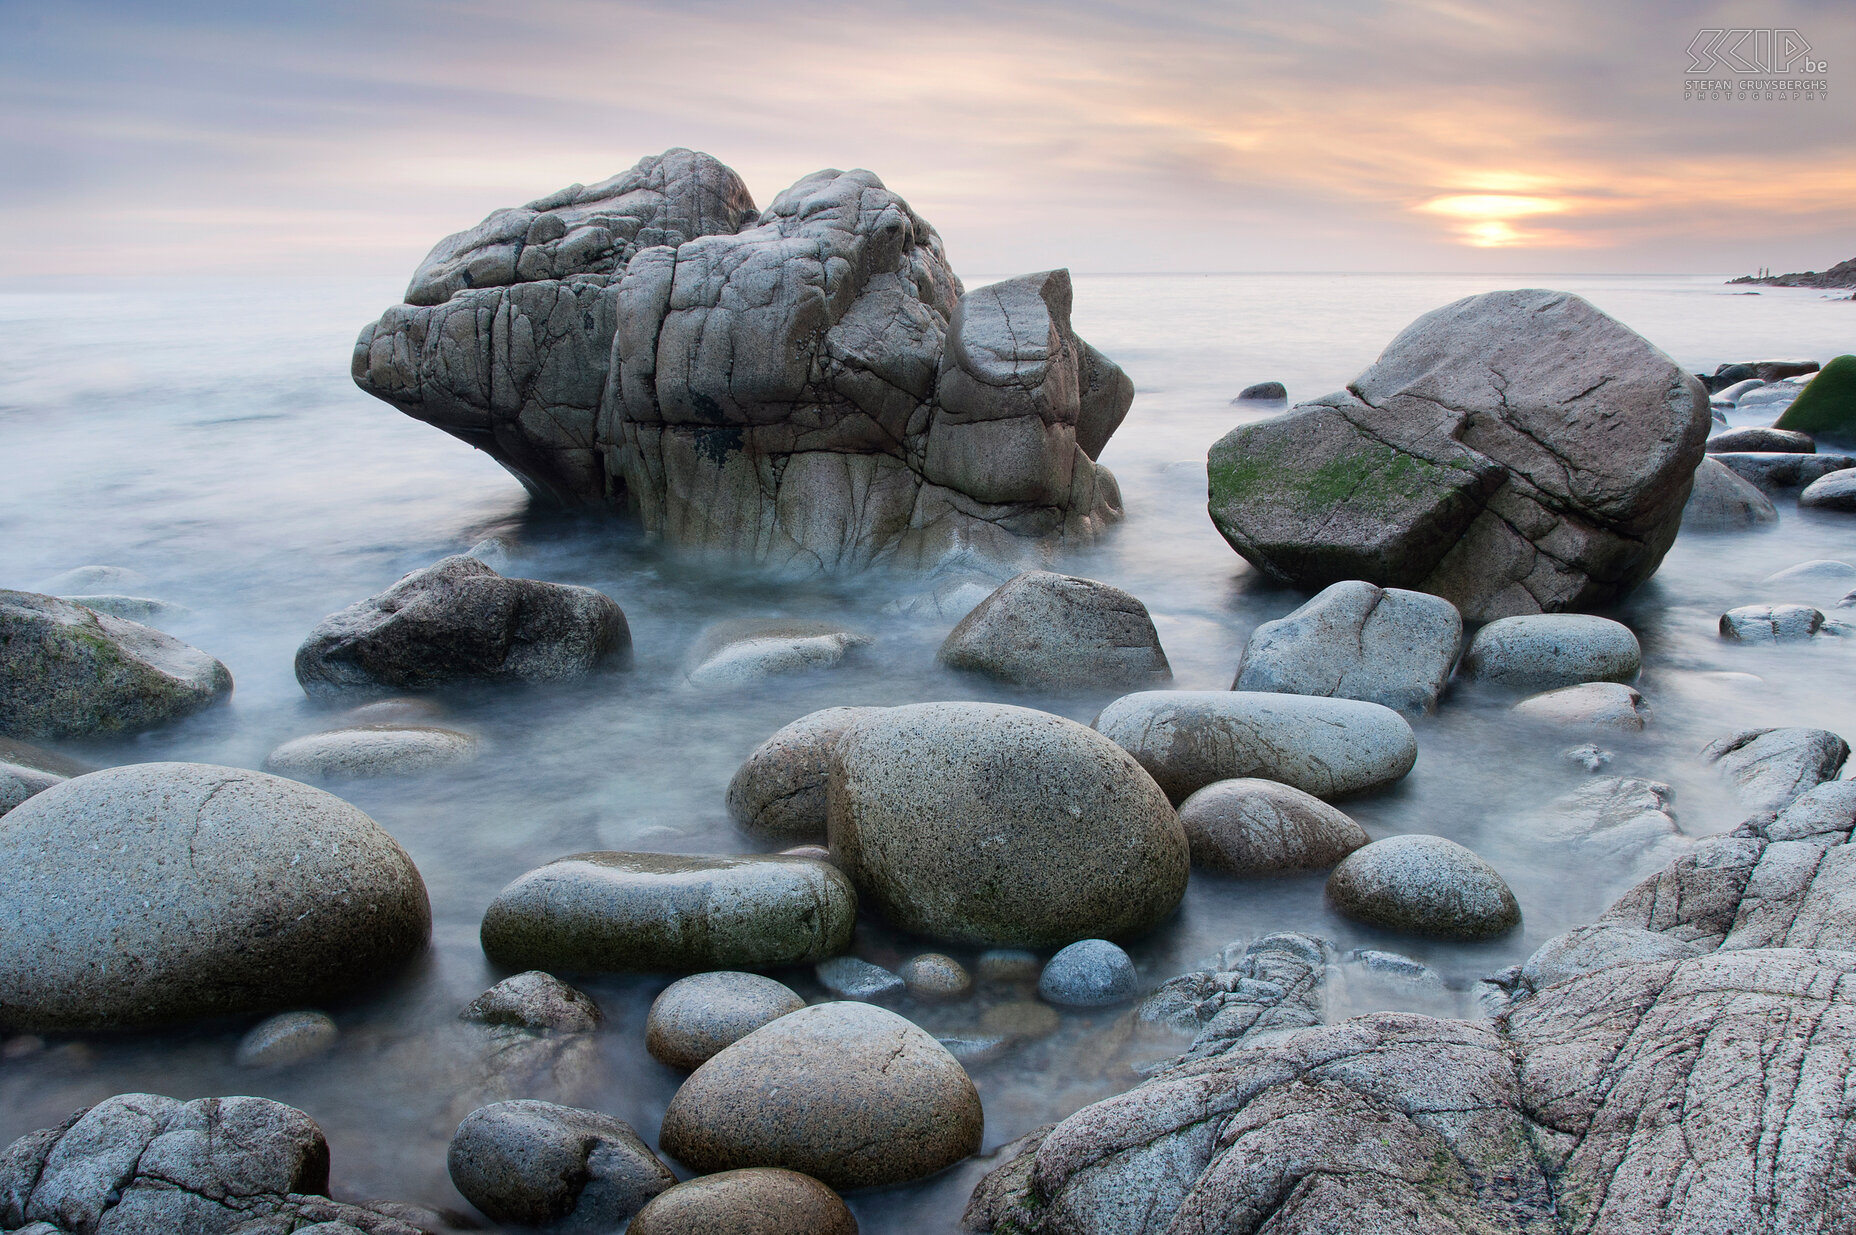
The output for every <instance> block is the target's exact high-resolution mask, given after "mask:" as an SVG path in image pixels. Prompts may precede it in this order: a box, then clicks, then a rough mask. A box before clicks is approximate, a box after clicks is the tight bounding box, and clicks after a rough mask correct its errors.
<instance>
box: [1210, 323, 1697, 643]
mask: <svg viewBox="0 0 1856 1235" xmlns="http://www.w3.org/2000/svg"><path fill="white" fill-rule="evenodd" d="M1709 425H1710V420H1709V412H1708V399H1707V395H1706V393H1705V392H1704V391H1703V390H1702V387H1701V384H1700V383H1699V382H1697V381H1696V380H1695V379H1694V378H1693V377H1692V376H1690V375H1689V374H1687V373H1685V372H1683V371H1682V370H1681V368H1679V367H1678V366H1677V365H1676V363H1675V362H1674V361H1673V360H1671V359H1670V358H1669V357H1668V356H1666V355H1664V354H1663V353H1662V352H1661V351H1659V350H1657V349H1656V348H1655V347H1653V346H1651V344H1650V343H1649V342H1647V341H1646V340H1644V339H1643V338H1642V337H1640V336H1639V335H1637V334H1636V333H1634V332H1633V331H1631V330H1629V329H1628V328H1626V327H1625V326H1623V325H1621V324H1620V323H1618V322H1617V321H1615V320H1613V319H1612V318H1610V317H1608V316H1606V315H1605V314H1603V313H1601V312H1599V311H1598V310H1597V309H1595V308H1593V307H1592V306H1591V305H1590V304H1588V303H1587V302H1586V301H1584V300H1582V299H1580V298H1579V297H1577V296H1573V295H1570V294H1568V293H1564V292H1553V291H1541V290H1524V291H1504V292H1489V293H1486V294H1483V295H1479V296H1470V297H1467V298H1465V299H1463V300H1459V301H1457V302H1456V303H1454V304H1450V305H1446V306H1444V307H1443V308H1441V309H1437V310H1435V311H1434V312H1431V313H1428V314H1426V315H1425V316H1423V317H1421V318H1419V319H1418V320H1417V321H1416V322H1414V323H1412V324H1411V325H1410V326H1409V327H1407V328H1406V329H1405V331H1404V332H1403V333H1401V334H1400V335H1399V336H1398V337H1397V338H1396V339H1394V340H1393V341H1392V342H1391V344H1390V345H1389V346H1388V347H1387V348H1386V350H1385V352H1384V353H1383V354H1382V355H1381V356H1380V357H1379V359H1378V360H1377V361H1376V362H1374V364H1373V365H1372V366H1371V367H1370V368H1368V369H1367V370H1366V371H1365V372H1364V373H1362V374H1361V375H1360V376H1359V377H1358V378H1356V379H1354V381H1353V383H1352V385H1350V386H1349V387H1348V388H1347V389H1346V390H1343V391H1340V392H1338V393H1336V394H1332V395H1328V396H1326V397H1324V398H1321V399H1317V400H1315V401H1313V402H1311V403H1305V404H1302V405H1300V406H1298V407H1295V408H1292V409H1291V410H1290V411H1289V412H1288V413H1286V414H1285V415H1283V416H1280V417H1277V418H1276V419H1274V420H1268V421H1264V422H1262V423H1259V424H1253V425H1244V426H1241V427H1239V428H1237V429H1234V430H1232V431H1231V433H1229V434H1228V435H1226V436H1225V437H1224V438H1223V439H1222V440H1220V441H1219V442H1218V443H1217V444H1216V445H1215V446H1213V447H1212V449H1211V454H1210V456H1209V460H1208V467H1209V478H1210V511H1211V516H1212V521H1213V522H1214V523H1215V524H1217V526H1218V530H1219V531H1220V532H1221V533H1223V535H1224V537H1225V539H1226V540H1227V541H1229V542H1230V543H1231V547H1232V548H1234V549H1236V550H1237V552H1238V553H1240V554H1242V555H1243V556H1244V557H1245V558H1246V559H1247V560H1249V561H1250V562H1251V563H1252V564H1253V565H1255V566H1256V567H1257V568H1258V569H1260V570H1262V571H1264V572H1265V573H1266V574H1268V575H1270V576H1271V577H1273V578H1276V579H1279V580H1281V581H1283V582H1285V583H1289V584H1292V585H1294V586H1297V587H1303V588H1311V589H1312V588H1321V587H1326V586H1328V585H1330V584H1333V583H1336V582H1339V581H1341V580H1345V579H1364V580H1367V581H1368V582H1371V583H1376V584H1379V585H1381V586H1384V587H1402V588H1411V589H1415V590H1417V591H1423V592H1430V593H1433V594H1435V595H1438V596H1442V597H1444V598H1446V599H1448V600H1450V601H1451V602H1453V603H1454V604H1455V605H1456V606H1457V607H1458V609H1460V610H1461V611H1462V613H1463V616H1464V617H1465V618H1467V619H1470V620H1472V621H1484V620H1488V619H1491V618H1499V617H1508V616H1512V615H1515V614H1525V613H1552V612H1558V611H1561V610H1567V609H1590V608H1594V607H1597V606H1601V605H1604V604H1606V603H1607V602H1609V601H1612V600H1615V599H1616V598H1618V597H1620V596H1622V595H1624V594H1625V593H1626V592H1628V591H1630V590H1631V589H1632V588H1633V587H1635V586H1636V585H1637V584H1639V583H1641V582H1643V581H1644V580H1645V579H1647V578H1649V577H1650V575H1652V574H1653V573H1655V571H1656V568H1657V566H1658V565H1659V564H1660V563H1661V561H1662V558H1663V554H1664V553H1666V552H1667V551H1668V549H1669V546H1670V544H1671V543H1672V542H1673V541H1674V540H1675V536H1676V532H1677V530H1678V527H1679V525H1680V523H1681V518H1682V509H1683V506H1684V504H1685V503H1686V502H1687V501H1688V496H1689V488H1690V485H1691V483H1692V480H1693V477H1694V474H1695V468H1696V466H1697V465H1698V464H1699V463H1700V462H1701V459H1702V454H1703V443H1704V442H1705V441H1706V439H1707V435H1708V429H1709Z"/></svg>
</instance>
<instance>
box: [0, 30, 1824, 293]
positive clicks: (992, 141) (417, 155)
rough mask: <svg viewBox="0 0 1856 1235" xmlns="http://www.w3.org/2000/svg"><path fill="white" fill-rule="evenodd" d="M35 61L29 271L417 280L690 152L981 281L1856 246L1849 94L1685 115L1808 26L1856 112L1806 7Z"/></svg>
mask: <svg viewBox="0 0 1856 1235" xmlns="http://www.w3.org/2000/svg"><path fill="white" fill-rule="evenodd" d="M0 24H4V25H5V26H6V27H7V28H8V29H9V30H11V31H13V32H14V34H15V37H13V38H11V39H9V41H8V43H7V45H6V47H4V48H0V116H4V117H5V119H6V121H7V123H6V124H5V125H4V126H0V159H5V160H6V165H7V166H8V168H9V170H10V174H9V176H8V177H7V178H6V180H5V181H4V182H3V183H0V225H3V226H4V227H5V234H6V235H8V236H9V237H12V238H14V239H13V240H12V241H11V242H10V243H9V244H8V245H7V246H6V248H5V249H0V273H13V274H57V273H97V272H119V271H122V270H141V271H147V272H150V273H175V272H189V271H200V272H226V271H250V272H254V273H288V272H292V271H302V270H317V271H331V270H353V271H357V272H360V271H366V272H371V273H391V274H394V275H401V274H404V273H405V272H406V271H407V270H409V269H410V267H411V265H412V264H413V263H414V262H416V260H417V259H418V257H419V256H420V255H421V254H422V253H423V252H424V250H425V249H426V248H427V247H429V245H430V244H431V243H432V241H434V240H436V239H437V238H438V237H439V236H441V235H443V234H445V233H446V232H450V231H454V230H457V229H459V228H461V227H464V226H468V225H469V224H471V223H474V222H475V221H476V220H477V219H478V218H481V217H482V216H483V215H484V214H486V213H488V212H489V211H490V210H492V209H494V208H496V207H499V206H504V205H509V204H513V203H515V202H520V201H524V200H527V199H529V198H532V197H535V196H539V195H540V194H542V193H544V192H547V191H549V190H551V189H553V188H556V187H558V186H559V185H562V184H566V183H569V182H572V181H576V180H578V181H582V182H590V181H592V180H596V179H599V178H602V177H604V176H607V175H609V174H611V173H612V172H614V171H617V170H619V169H621V168H623V167H625V166H627V165H629V164H630V163H631V162H633V161H635V160H636V159H637V158H638V157H640V156H641V155H644V154H648V153H654V152H656V151H659V150H662V149H664V148H666V147H668V146H671V145H687V146H693V147H696V148H699V149H706V150H708V151H710V152H711V153H713V154H715V155H717V156H718V157H720V158H722V159H723V160H724V161H726V162H728V163H730V164H731V165H732V166H734V167H736V168H737V170H739V171H740V172H741V173H742V174H743V176H744V178H746V179H747V181H748V183H749V184H750V186H751V187H752V188H753V189H754V191H755V194H756V196H757V198H759V199H760V200H762V201H763V202H764V201H766V200H767V199H769V198H770V197H771V196H772V195H773V193H774V192H776V191H777V190H778V189H779V188H781V187H783V186H784V185H785V184H787V183H790V182H791V181H793V180H795V179H797V178H798V177H799V176H801V175H803V174H805V173H807V172H810V171H812V170H815V169H816V168H818V167H822V166H866V167H870V168H872V169H873V170H875V171H877V172H878V173H879V174H881V175H882V176H883V177H884V178H885V180H886V181H887V182H888V183H889V184H890V185H891V186H892V187H894V188H896V189H897V190H898V191H899V192H901V193H903V194H904V196H906V197H908V198H909V200H910V201H911V203H912V204H914V205H915V206H916V208H917V209H918V210H920V211H921V212H922V213H923V214H924V215H925V216H926V217H928V218H929V219H931V220H932V221H934V222H935V224H936V225H937V226H938V227H939V228H940V229H941V231H942V232H943V234H944V235H945V236H946V238H947V240H948V244H949V248H950V252H951V253H952V255H953V257H954V259H955V261H956V263H957V264H958V265H959V267H960V268H961V269H962V270H963V271H968V272H973V273H982V272H991V273H999V272H1005V271H1010V270H1023V269H1035V268H1040V267H1044V266H1051V265H1059V264H1068V265H1071V266H1073V267H1075V268H1077V269H1080V270H1164V269H1173V270H1229V269H1291V270H1294V269H1305V270H1317V269H1487V268H1515V269H1520V268H1526V269H1535V270H1538V269H1544V268H1561V269H1575V268H1576V269H1648V268H1673V269H1709V268H1713V269H1720V270H1738V269H1742V268H1750V267H1751V266H1753V265H1757V264H1768V265H1780V266H1787V265H1794V266H1798V265H1813V264H1815V265H1824V264H1828V263H1829V262H1831V261H1834V260H1838V259H1840V258H1841V257H1845V256H1848V255H1849V254H1848V253H1847V252H1844V250H1846V249H1849V248H1850V247H1851V241H1852V228H1851V223H1852V221H1853V215H1852V210H1851V207H1850V206H1849V205H1848V203H1849V202H1850V201H1851V200H1852V189H1856V162H1853V161H1852V160H1851V158H1850V154H1851V138H1850V136H1849V135H1850V134H1851V133H1852V132H1856V125H1852V123H1851V121H1852V118H1853V117H1852V115H1851V112H1850V107H1849V105H1848V103H1847V101H1846V99H1847V95H1846V94H1844V93H1843V92H1841V91H1839V90H1835V89H1833V91H1832V92H1831V99H1832V100H1833V101H1829V102H1809V103H1807V102H1802V101H1799V102H1790V101H1786V102H1772V103H1766V102H1744V103H1742V102H1711V101H1710V102H1696V101H1687V102H1685V101H1683V100H1682V98H1681V93H1682V83H1683V80H1684V70H1685V69H1686V67H1687V66H1688V63H1689V56H1688V53H1687V50H1686V49H1687V48H1688V47H1689V45H1690V44H1691V42H1692V41H1693V39H1694V36H1695V33H1696V31H1697V30H1698V29H1700V28H1702V27H1704V26H1707V25H1710V24H1721V25H1730V26H1744V25H1748V24H1757V25H1764V26H1778V27H1794V28H1797V29H1799V30H1800V31H1801V32H1803V33H1804V34H1805V35H1806V36H1807V37H1808V38H1809V39H1811V40H1812V41H1813V44H1814V47H1815V48H1816V51H1817V52H1818V53H1819V54H1822V55H1824V56H1826V57H1827V58H1828V59H1829V60H1830V61H1831V64H1832V69H1831V71H1830V76H1831V78H1832V81H1833V85H1835V84H1836V82H1837V81H1839V80H1841V79H1840V77H1839V75H1838V71H1837V69H1836V67H1835V66H1836V65H1838V64H1850V63H1852V62H1851V61H1850V60H1849V59H1848V54H1847V53H1848V51H1849V50H1850V49H1849V48H1848V47H1847V46H1844V45H1842V44H1839V43H1837V42H1836V39H1837V38H1845V39H1846V40H1847V33H1846V32H1847V31H1848V29H1849V23H1848V22H1847V20H1841V21H1840V20H1838V16H1837V10H1836V9H1834V8H1832V7H1828V6H1824V5H1816V4H1809V3H1791V4H1767V5H1759V4H1753V5H1748V6H1730V7H1719V8H1716V7H1714V6H1701V7H1700V8H1699V10H1697V9H1695V8H1693V7H1691V6H1688V5H1674V4H1661V5H1648V6H1629V5H1618V4H1615V3H1598V2H1596V0H1589V2H1580V3H1570V4H1561V5H1557V6H1488V5H1481V4H1467V3H1464V4H1458V3H1451V2H1449V0H1428V2H1423V0H1418V2H1405V3H1391V2H1389V0H1388V2H1385V3H1374V2H1370V0H1360V2H1358V3H1343V2H1341V0H1316V2H1314V3H1310V4H1305V5H1301V6H1296V7H1294V8H1290V7H1287V6H1279V7H1276V8H1270V9H1265V8H1263V7H1262V6H1239V5H1234V4H1230V3H1218V4H1213V3H1197V2H1188V3H1182V4H1175V5H1171V6H1168V7H1167V8H1166V9H1165V10H1164V11H1162V10H1159V9H1156V8H1155V7H1154V6H1144V7H1139V8H1137V7H1135V6H1131V5H1122V4H1118V3H1113V2H1110V0H1097V2H1093V3H1089V2H1085V3H1078V4H1066V5H1056V4H1044V3H1027V2H1023V0H1019V2H1012V0H1005V2H1003V3H999V4H993V5H985V6H981V5H978V4H966V3H952V4H945V5H935V6H920V5H915V6H910V5H903V4H889V3H882V4H878V3H862V4H820V3H806V2H804V0H797V2H795V3H789V4H785V5H781V6H777V7H776V6H767V5H761V4H747V3H739V2H735V0H727V2H724V0H697V2H695V3H689V4H668V3H666V4H654V3H617V4H612V3H593V2H591V0H533V2H531V3H528V4H525V5H521V6H511V5H505V4H500V3H490V2H489V0H378V2H376V3H370V4H365V5H363V4H358V3H337V4H332V5H318V6H234V5H231V4H228V3H194V4H191V5H189V4H180V5H176V6H162V7H161V8H159V9H156V8H154V7H153V6H145V5H131V4H122V5H109V4H96V3H83V2H82V0H78V2H76V3H70V4H66V5H61V6H59V7H58V8H56V9H50V10H37V11H32V12H28V11H27V9H26V6H23V5H18V4H4V3H0ZM1849 71H1850V72H1853V73H1856V68H1851V69H1850V70H1849ZM1852 85H1856V83H1852ZM1476 203H1479V204H1476ZM1527 203H1532V205H1528V204H1527ZM1543 203H1550V206H1549V205H1542V204H1543ZM1495 205H1506V206H1507V207H1510V208H1508V209H1496V208H1494V206H1495ZM21 238H29V240H22V239H21Z"/></svg>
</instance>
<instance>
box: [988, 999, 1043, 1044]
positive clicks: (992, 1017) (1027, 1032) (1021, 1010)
mask: <svg viewBox="0 0 1856 1235" xmlns="http://www.w3.org/2000/svg"><path fill="white" fill-rule="evenodd" d="M1061 1024H1063V1018H1062V1017H1060V1016H1058V1015H1057V1010H1056V1009H1055V1008H1053V1007H1051V1006H1050V1005H1049V1004H1045V1003H1039V1002H1037V1001H1036V1000H1035V999H1015V1000H1013V1001H1012V1002H1011V1003H1002V1004H999V1005H997V1006H996V1007H991V1008H988V1009H986V1011H985V1013H984V1014H982V1015H981V1016H980V1029H981V1030H982V1031H984V1032H986V1033H989V1034H992V1033H996V1034H1000V1035H1002V1036H1003V1037H1007V1038H1013V1039H1021V1040H1022V1039H1029V1038H1048V1037H1049V1036H1050V1035H1052V1034H1054V1033H1056V1032H1057V1027H1058V1026H1059V1025H1061Z"/></svg>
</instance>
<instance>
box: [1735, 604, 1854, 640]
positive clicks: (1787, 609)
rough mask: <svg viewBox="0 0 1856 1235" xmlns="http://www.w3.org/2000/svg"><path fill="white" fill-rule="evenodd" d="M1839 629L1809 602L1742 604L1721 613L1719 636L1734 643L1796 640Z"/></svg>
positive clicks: (1831, 632) (1830, 632) (1832, 632)
mask: <svg viewBox="0 0 1856 1235" xmlns="http://www.w3.org/2000/svg"><path fill="white" fill-rule="evenodd" d="M1838 629H1840V628H1839V627H1838V626H1837V625H1835V624H1832V625H1830V626H1829V627H1826V625H1825V623H1824V615H1823V614H1822V613H1820V612H1818V611H1817V610H1816V609H1813V608H1812V607H1811V606H1809V605H1741V606H1740V607H1739V608H1737V609H1729V610H1728V611H1727V612H1725V613H1723V614H1721V638H1723V639H1732V640H1734V641H1735V642H1737V643H1797V642H1800V641H1802V640H1805V639H1809V638H1811V637H1812V636H1814V635H1818V634H1835V633H1836V632H1837V630H1838Z"/></svg>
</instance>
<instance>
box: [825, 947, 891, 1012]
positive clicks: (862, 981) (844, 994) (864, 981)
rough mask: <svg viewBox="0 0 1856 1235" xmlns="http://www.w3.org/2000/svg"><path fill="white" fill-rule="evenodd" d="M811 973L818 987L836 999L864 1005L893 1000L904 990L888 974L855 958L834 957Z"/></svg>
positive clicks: (879, 967)
mask: <svg viewBox="0 0 1856 1235" xmlns="http://www.w3.org/2000/svg"><path fill="white" fill-rule="evenodd" d="M813 972H814V973H816V974H817V975H818V980H819V985H821V986H823V987H824V988H825V989H826V990H828V991H830V992H831V993H832V994H833V995H836V996H837V997H838V998H839V999H861V1000H863V1001H865V1002H866V1003H868V1002H871V1001H873V1000H878V999H890V998H893V997H895V996H897V995H900V994H902V992H903V991H904V990H905V989H907V988H906V987H905V986H904V985H903V981H902V979H901V978H899V977H897V976H896V975H895V974H893V973H891V972H890V971H889V970H887V969H885V968H883V967H882V966H881V965H872V964H871V963H870V962H869V961H865V960H859V959H857V958H856V957H855V956H834V957H832V958H831V959H830V960H828V961H820V962H819V963H818V965H817V966H815V967H814V969H813Z"/></svg>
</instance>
